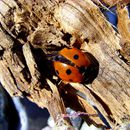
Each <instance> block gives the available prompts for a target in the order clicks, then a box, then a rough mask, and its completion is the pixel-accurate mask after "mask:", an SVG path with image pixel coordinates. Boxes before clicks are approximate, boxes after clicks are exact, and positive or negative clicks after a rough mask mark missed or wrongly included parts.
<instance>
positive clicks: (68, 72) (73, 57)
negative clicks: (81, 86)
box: [54, 48, 90, 82]
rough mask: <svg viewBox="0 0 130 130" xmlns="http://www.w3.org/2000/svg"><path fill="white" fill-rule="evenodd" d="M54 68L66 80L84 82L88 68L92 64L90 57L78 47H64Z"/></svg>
mask: <svg viewBox="0 0 130 130" xmlns="http://www.w3.org/2000/svg"><path fill="white" fill-rule="evenodd" d="M56 59H57V60H56V61H54V69H55V71H56V74H57V75H58V76H59V78H61V79H62V80H64V81H68V82H82V81H83V79H84V74H85V71H86V68H87V67H88V66H89V65H90V60H89V58H88V57H87V56H86V55H85V54H84V53H83V52H82V51H81V50H79V49H77V48H70V49H68V48H63V49H62V50H61V51H59V53H58V55H57V57H56Z"/></svg>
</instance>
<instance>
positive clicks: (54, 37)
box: [0, 0, 130, 129]
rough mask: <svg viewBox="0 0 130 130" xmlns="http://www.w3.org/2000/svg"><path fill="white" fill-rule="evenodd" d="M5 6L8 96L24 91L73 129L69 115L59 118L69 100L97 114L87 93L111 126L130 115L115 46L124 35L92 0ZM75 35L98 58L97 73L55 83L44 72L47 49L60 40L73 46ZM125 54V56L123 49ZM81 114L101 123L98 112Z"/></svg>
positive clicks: (0, 46)
mask: <svg viewBox="0 0 130 130" xmlns="http://www.w3.org/2000/svg"><path fill="white" fill-rule="evenodd" d="M14 6H15V7H16V9H13V7H14ZM10 7H11V8H12V9H10ZM3 8H5V10H4V11H3V10H0V12H1V14H2V15H1V17H0V19H1V29H0V39H1V41H0V81H1V83H2V85H3V86H4V87H5V89H6V90H7V91H8V92H9V94H10V95H11V96H26V97H27V98H28V99H30V100H31V101H33V102H35V103H36V104H38V105H39V106H40V107H46V108H47V109H48V110H49V112H50V114H51V115H52V117H53V118H54V120H55V122H56V123H57V125H58V126H63V125H66V126H68V129H69V128H71V129H72V127H71V123H70V121H69V120H68V119H66V118H62V114H65V113H66V109H65V108H66V107H67V106H69V107H72V108H73V109H74V110H76V111H83V112H87V113H88V114H98V113H97V111H96V110H95V109H94V107H93V106H92V104H91V103H90V102H89V101H88V98H89V100H91V102H93V103H94V105H95V106H96V107H97V108H98V110H99V111H100V112H101V113H102V114H103V116H104V117H105V118H106V120H107V121H108V123H109V124H110V125H111V127H114V125H115V123H117V124H122V123H123V122H124V121H129V119H130V83H129V79H130V76H129V71H130V68H129V64H127V62H125V61H124V60H122V59H121V58H120V57H119V56H118V55H117V51H118V50H121V51H122V50H124V48H123V47H124V46H121V44H123V42H122V41H125V40H124V39H123V40H122V38H121V33H120V34H118V33H117V32H115V31H114V29H113V28H112V27H111V25H110V24H109V23H108V22H107V21H106V19H105V17H104V16H103V14H102V13H101V12H100V10H99V8H98V7H97V6H96V5H95V4H94V3H93V2H92V1H90V0H86V1H81V0H75V1H72V0H66V1H65V2H64V1H58V0H54V1H50V0H48V1H44V0H43V1H41V0H37V2H35V1H32V2H31V3H30V2H29V1H23V0H21V1H13V0H11V1H10V2H9V5H8V4H7V5H5V4H3ZM7 8H8V9H10V12H9V11H8V9H7ZM11 11H12V12H11ZM10 13H11V14H12V15H9V14H10ZM3 16H4V17H5V18H3ZM70 16H73V18H74V19H72V18H71V17H70ZM25 21H26V22H25ZM120 27H121V26H120ZM121 31H122V30H121ZM127 33H128V32H127ZM21 34H22V35H21ZM125 36H127V34H125ZM63 37H64V38H63ZM65 37H66V38H65ZM122 37H123V36H122ZM77 39H78V40H77ZM76 41H78V42H80V43H81V44H80V48H81V49H83V50H84V51H87V52H89V53H91V54H92V55H93V56H94V57H95V58H96V59H97V61H98V63H99V74H98V76H97V77H96V79H95V80H94V81H93V82H92V83H91V84H89V85H83V84H78V83H69V84H67V83H65V82H62V83H61V84H60V85H59V84H57V83H55V82H53V80H52V78H51V77H50V75H48V73H50V72H49V71H48V72H46V71H47V68H46V67H47V66H49V63H48V62H47V63H46V57H47V54H51V53H52V52H57V51H58V50H59V49H60V48H62V47H63V46H76V44H75V43H76ZM128 42H129V41H127V43H128ZM120 43H121V44H120ZM78 46H79V45H78ZM50 49H52V50H53V51H52V52H51V51H50ZM123 52H124V51H123ZM124 53H125V52H124ZM124 53H123V54H124ZM125 58H126V59H127V58H128V60H129V57H128V55H127V54H126V53H125ZM44 64H45V66H44ZM42 65H43V66H44V67H42ZM44 68H45V69H44ZM77 91H80V92H82V94H84V95H85V96H86V97H88V98H87V99H85V98H83V97H82V96H80V95H78V94H77ZM84 119H85V120H86V121H87V122H88V123H90V124H91V123H92V124H94V125H96V126H98V127H99V126H104V125H105V124H104V122H102V120H101V119H100V118H99V117H98V116H97V117H92V116H84Z"/></svg>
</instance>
